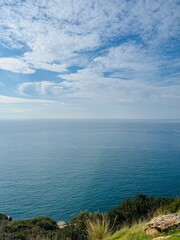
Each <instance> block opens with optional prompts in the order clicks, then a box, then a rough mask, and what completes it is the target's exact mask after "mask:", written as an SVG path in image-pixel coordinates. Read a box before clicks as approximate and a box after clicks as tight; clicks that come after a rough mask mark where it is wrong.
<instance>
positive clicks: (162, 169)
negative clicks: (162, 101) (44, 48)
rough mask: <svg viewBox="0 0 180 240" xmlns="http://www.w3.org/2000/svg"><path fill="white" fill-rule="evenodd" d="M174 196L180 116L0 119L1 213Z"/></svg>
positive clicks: (103, 206)
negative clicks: (170, 119)
mask: <svg viewBox="0 0 180 240" xmlns="http://www.w3.org/2000/svg"><path fill="white" fill-rule="evenodd" d="M140 192H141V193H145V194H150V195H154V196H177V195H180V122H175V121H174V122H166V121H158V122H157V121H115V120H114V121H102V120H99V121H95V120H92V121H88V120H84V121H82V120H81V121H80V120H68V121H65V120H63V121H55V120H52V121H50V120H49V121H48V120H46V121H45V120H42V121H41V120H39V121H0V212H5V213H7V214H9V215H11V216H12V217H13V218H14V219H22V218H30V217H35V216H38V215H46V216H50V217H53V218H55V219H57V220H68V219H69V218H70V217H71V216H73V215H75V214H77V213H78V212H79V211H80V210H83V209H89V210H100V211H105V210H108V209H111V208H112V207H114V206H116V205H117V204H118V203H120V202H121V201H122V200H123V199H125V198H127V197H133V196H135V195H136V194H137V193H140Z"/></svg>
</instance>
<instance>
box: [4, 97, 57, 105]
mask: <svg viewBox="0 0 180 240" xmlns="http://www.w3.org/2000/svg"><path fill="white" fill-rule="evenodd" d="M53 102H54V101H50V100H44V99H27V98H18V97H8V96H3V95H0V103H53Z"/></svg>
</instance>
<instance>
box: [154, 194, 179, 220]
mask: <svg viewBox="0 0 180 240" xmlns="http://www.w3.org/2000/svg"><path fill="white" fill-rule="evenodd" d="M177 212H180V198H175V199H174V200H173V201H172V202H170V203H169V204H165V205H162V206H160V207H159V208H158V209H157V210H156V212H155V213H154V217H156V216H159V215H165V214H168V213H177Z"/></svg>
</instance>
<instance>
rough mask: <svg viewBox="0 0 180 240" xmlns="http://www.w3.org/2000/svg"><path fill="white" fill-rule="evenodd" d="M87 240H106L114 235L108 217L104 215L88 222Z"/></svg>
mask: <svg viewBox="0 0 180 240" xmlns="http://www.w3.org/2000/svg"><path fill="white" fill-rule="evenodd" d="M86 231H87V238H88V239H89V240H106V239H107V238H109V237H110V236H111V235H112V230H111V227H110V221H109V219H108V216H107V215H105V214H102V215H101V216H100V217H96V218H95V219H93V220H87V222H86Z"/></svg>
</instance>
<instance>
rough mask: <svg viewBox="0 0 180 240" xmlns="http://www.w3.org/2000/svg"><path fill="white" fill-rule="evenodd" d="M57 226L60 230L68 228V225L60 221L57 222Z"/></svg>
mask: <svg viewBox="0 0 180 240" xmlns="http://www.w3.org/2000/svg"><path fill="white" fill-rule="evenodd" d="M57 226H58V228H59V229H64V228H66V227H67V224H66V223H65V222H63V221H59V222H57Z"/></svg>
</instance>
